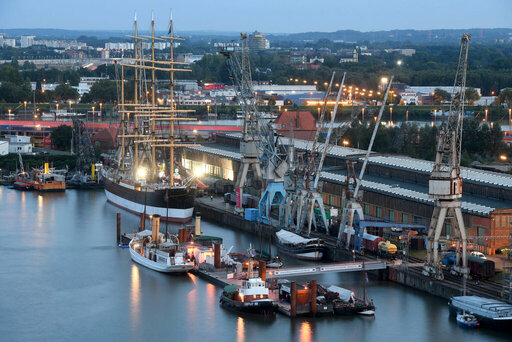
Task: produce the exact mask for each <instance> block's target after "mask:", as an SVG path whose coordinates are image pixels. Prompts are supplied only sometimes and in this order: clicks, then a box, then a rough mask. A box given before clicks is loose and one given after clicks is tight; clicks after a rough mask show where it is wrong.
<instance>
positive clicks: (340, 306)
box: [317, 285, 375, 316]
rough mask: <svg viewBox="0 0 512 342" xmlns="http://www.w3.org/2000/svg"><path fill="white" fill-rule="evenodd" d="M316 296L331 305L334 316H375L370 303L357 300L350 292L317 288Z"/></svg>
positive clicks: (330, 288) (342, 289)
mask: <svg viewBox="0 0 512 342" xmlns="http://www.w3.org/2000/svg"><path fill="white" fill-rule="evenodd" d="M317 288H318V290H317V291H318V294H321V295H322V296H324V298H325V299H326V301H328V302H330V303H332V308H333V311H334V314H335V315H355V314H360V315H365V316H373V315H374V314H375V305H373V303H372V302H369V303H368V302H366V300H364V299H361V298H357V297H356V295H355V293H354V292H353V291H351V290H348V289H344V288H342V287H339V286H334V285H333V286H329V287H328V288H324V287H322V286H318V287H317Z"/></svg>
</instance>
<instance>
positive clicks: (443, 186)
mask: <svg viewBox="0 0 512 342" xmlns="http://www.w3.org/2000/svg"><path fill="white" fill-rule="evenodd" d="M470 39H471V35H470V34H463V35H462V38H461V44H460V51H459V60H458V63H457V71H456V73H455V83H454V85H453V92H452V101H451V104H450V113H455V114H456V115H454V116H451V117H450V118H449V119H448V121H447V122H446V123H444V124H443V125H442V126H441V128H440V132H439V140H438V144H437V150H436V160H435V163H434V168H433V169H432V172H431V174H430V179H429V182H428V183H429V184H428V192H429V195H430V197H431V198H433V199H434V211H433V213H432V220H431V221H430V226H429V229H428V239H427V263H426V264H425V267H424V270H423V273H424V274H425V275H429V276H433V277H435V278H438V279H443V272H442V269H441V265H440V262H439V255H438V246H439V237H440V235H441V231H442V229H443V225H444V223H445V222H446V221H448V222H449V223H451V226H452V229H453V231H454V234H455V236H457V237H458V238H460V239H461V240H462V253H461V250H460V243H457V262H456V264H455V267H454V271H455V272H457V273H459V274H463V275H464V276H467V259H466V243H467V241H466V230H465V227H464V221H463V219H462V211H461V202H460V200H459V199H460V198H461V196H462V177H461V172H460V157H461V143H462V122H463V115H464V101H465V90H466V71H467V64H468V48H469V40H470ZM461 254H462V266H461V265H460V261H461Z"/></svg>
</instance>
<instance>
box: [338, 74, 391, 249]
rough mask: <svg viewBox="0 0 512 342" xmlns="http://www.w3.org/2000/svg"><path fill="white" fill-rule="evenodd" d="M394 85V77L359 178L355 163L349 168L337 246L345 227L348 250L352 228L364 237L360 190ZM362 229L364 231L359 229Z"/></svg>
mask: <svg viewBox="0 0 512 342" xmlns="http://www.w3.org/2000/svg"><path fill="white" fill-rule="evenodd" d="M392 83H393V76H391V79H390V80H389V83H388V87H387V89H386V93H385V94H384V99H383V101H382V105H381V107H380V111H379V115H378V116H377V120H376V122H375V127H374V128H373V133H372V137H371V139H370V144H369V145H368V150H367V151H366V155H365V158H364V161H363V166H362V167H361V171H360V172H359V177H358V178H356V176H355V170H354V165H353V163H349V164H348V166H347V178H346V182H345V186H346V191H345V197H346V200H347V203H346V205H345V208H343V214H342V218H341V223H340V227H339V230H338V240H337V244H338V245H340V244H341V238H342V236H343V232H344V231H345V227H346V228H347V241H346V242H345V246H346V248H347V249H349V248H350V237H351V235H352V228H354V227H355V228H356V230H358V231H360V232H361V234H357V236H360V235H362V232H364V228H362V227H359V224H360V221H361V220H363V219H364V214H363V208H362V207H361V204H360V203H359V200H358V194H359V189H360V188H361V183H362V182H363V176H364V172H365V170H366V166H367V165H368V159H369V158H370V153H371V152H372V148H373V143H374V142H375V137H376V136H377V130H378V129H379V126H380V121H381V119H382V114H383V113H384V108H385V107H386V101H387V98H388V94H389V90H390V89H391V84H392ZM359 228H362V229H359Z"/></svg>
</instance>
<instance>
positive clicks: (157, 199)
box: [105, 179, 195, 222]
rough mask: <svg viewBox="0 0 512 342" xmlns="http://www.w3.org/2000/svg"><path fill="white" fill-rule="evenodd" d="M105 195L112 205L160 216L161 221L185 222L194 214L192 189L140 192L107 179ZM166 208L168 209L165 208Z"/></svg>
mask: <svg viewBox="0 0 512 342" xmlns="http://www.w3.org/2000/svg"><path fill="white" fill-rule="evenodd" d="M105 195H106V196H107V200H108V201H109V202H111V203H112V204H114V205H116V206H118V207H120V208H123V209H125V210H127V211H129V212H132V213H134V214H142V213H144V212H145V213H146V215H148V216H149V215H160V217H161V219H162V220H167V221H172V222H187V221H189V220H190V219H192V215H193V213H194V197H195V191H194V190H193V189H181V188H178V189H169V190H168V203H167V201H166V190H156V191H147V192H145V191H142V190H135V189H130V188H127V187H124V186H122V185H119V184H118V183H115V182H113V181H111V180H109V179H106V180H105ZM167 206H168V207H167Z"/></svg>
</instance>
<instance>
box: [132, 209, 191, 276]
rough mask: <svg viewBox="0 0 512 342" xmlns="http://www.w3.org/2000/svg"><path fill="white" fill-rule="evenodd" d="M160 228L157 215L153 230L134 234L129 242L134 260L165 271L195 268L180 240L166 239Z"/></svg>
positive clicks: (171, 271)
mask: <svg viewBox="0 0 512 342" xmlns="http://www.w3.org/2000/svg"><path fill="white" fill-rule="evenodd" d="M159 229H160V217H159V216H158V215H155V216H154V217H153V227H152V230H143V231H141V232H138V233H136V234H135V235H134V237H133V239H132V240H131V241H130V243H129V248H130V256H131V258H132V260H133V261H135V262H136V263H138V264H141V265H142V266H145V267H147V268H150V269H152V270H155V271H159V272H163V273H185V272H188V271H190V270H191V269H192V268H194V265H193V264H192V263H190V262H188V261H187V259H186V257H185V253H184V252H183V251H181V250H180V246H179V241H176V242H172V241H165V239H164V235H163V234H161V233H160V232H159Z"/></svg>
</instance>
